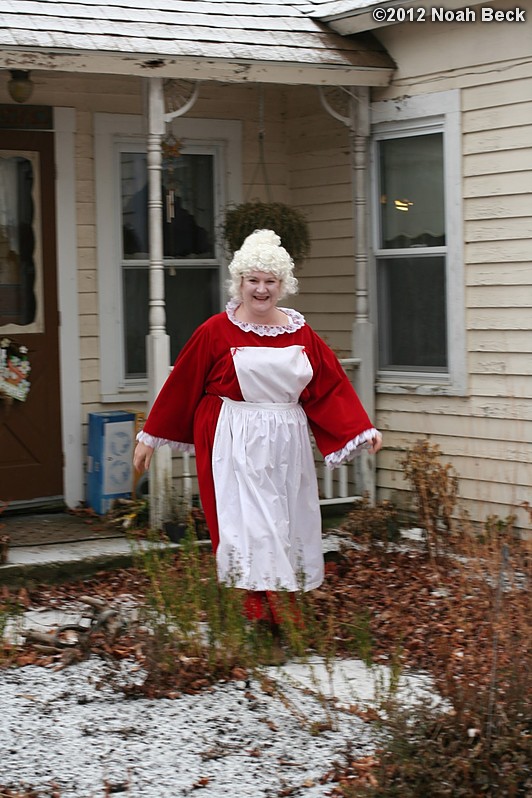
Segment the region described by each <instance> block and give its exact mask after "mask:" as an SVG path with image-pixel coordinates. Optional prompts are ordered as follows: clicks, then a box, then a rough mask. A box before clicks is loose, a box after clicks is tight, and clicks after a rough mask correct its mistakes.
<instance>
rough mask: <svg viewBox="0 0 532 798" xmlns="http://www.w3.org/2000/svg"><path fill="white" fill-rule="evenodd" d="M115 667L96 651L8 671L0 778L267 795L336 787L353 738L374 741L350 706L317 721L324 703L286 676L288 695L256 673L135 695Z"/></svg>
mask: <svg viewBox="0 0 532 798" xmlns="http://www.w3.org/2000/svg"><path fill="white" fill-rule="evenodd" d="M106 673H108V666H106V665H105V663H103V662H102V661H99V660H96V659H92V660H90V661H86V662H83V663H81V664H78V665H75V666H71V667H70V668H67V669H64V670H62V671H53V670H49V669H46V668H41V667H36V666H28V667H25V668H16V669H9V670H3V671H1V672H0V740H2V749H3V750H2V755H1V760H0V761H1V765H0V768H1V776H0V784H1V785H2V786H12V787H14V786H18V785H20V784H21V783H25V784H26V785H31V786H32V787H33V788H34V789H37V790H41V791H45V790H46V788H49V787H50V785H51V784H52V783H55V784H57V785H58V788H59V791H60V795H61V798H103V796H105V795H108V794H110V793H115V792H116V793H118V792H121V793H122V794H124V795H127V796H130V798H174V796H185V795H188V794H189V793H190V792H191V791H194V789H195V788H198V787H202V788H203V789H202V793H201V794H202V795H203V796H204V797H205V798H227V795H230V796H238V797H239V796H242V798H243V797H244V796H249V795H252V796H254V798H261V797H262V796H264V798H269V797H273V796H277V795H279V793H280V791H281V790H283V789H286V788H287V787H297V788H301V792H299V790H298V792H296V793H293V794H294V795H297V794H301V795H303V794H304V795H305V796H307V798H318V796H326V795H327V792H328V791H330V789H331V784H329V785H326V784H319V779H320V777H321V776H322V775H323V774H324V773H326V772H327V771H328V770H329V768H330V767H331V764H332V763H333V761H334V760H341V759H342V751H345V748H346V744H347V743H350V744H352V745H353V747H354V750H356V751H357V752H358V753H360V755H361V756H362V755H364V754H368V753H370V752H371V751H372V750H373V748H374V738H373V736H372V732H371V730H370V727H369V726H368V725H367V724H365V723H363V721H361V720H360V719H359V718H357V717H356V716H354V715H351V714H347V713H343V712H334V716H333V729H332V730H325V731H320V732H319V733H316V732H315V731H314V733H313V730H312V725H313V724H319V723H324V724H326V722H327V720H330V717H329V715H328V713H327V710H326V709H325V708H324V706H323V703H320V701H319V700H318V698H316V697H315V696H312V695H307V694H305V693H304V692H302V691H301V690H299V689H297V688H295V687H293V686H291V685H288V684H287V685H283V696H284V698H283V699H280V698H279V697H275V696H272V695H269V694H266V693H264V692H262V690H261V689H260V687H259V685H258V683H255V682H252V683H251V686H250V689H247V690H246V689H245V687H244V685H243V684H238V683H227V684H221V685H219V686H217V687H215V688H214V689H213V690H212V691H209V692H206V693H203V694H201V695H196V696H185V697H183V698H180V699H175V700H169V699H157V700H148V699H137V700H131V699H127V698H124V697H122V696H121V694H120V693H119V692H117V691H116V690H114V689H113V688H112V687H111V686H110V685H109V683H108V682H107V681H106ZM281 681H282V680H281ZM314 728H316V727H315V726H314ZM105 781H107V783H108V785H109V786H108V792H107V793H106V792H105V786H104V783H105Z"/></svg>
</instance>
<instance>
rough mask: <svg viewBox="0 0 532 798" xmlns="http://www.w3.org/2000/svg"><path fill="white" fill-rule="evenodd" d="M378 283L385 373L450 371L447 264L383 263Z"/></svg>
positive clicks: (412, 260)
mask: <svg viewBox="0 0 532 798" xmlns="http://www.w3.org/2000/svg"><path fill="white" fill-rule="evenodd" d="M378 283H379V349H380V366H381V368H390V369H401V370H405V369H406V370H408V369H410V370H413V371H415V370H426V369H432V370H434V369H444V368H445V367H446V366H447V342H446V302H445V259H444V258H437V257H435V258H388V259H386V260H382V261H380V262H379V265H378Z"/></svg>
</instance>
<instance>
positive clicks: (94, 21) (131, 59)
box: [0, 0, 395, 86]
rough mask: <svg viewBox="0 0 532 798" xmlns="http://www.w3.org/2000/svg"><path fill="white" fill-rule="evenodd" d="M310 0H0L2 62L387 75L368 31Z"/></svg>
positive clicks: (334, 80) (307, 80) (371, 78)
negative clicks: (325, 19)
mask: <svg viewBox="0 0 532 798" xmlns="http://www.w3.org/2000/svg"><path fill="white" fill-rule="evenodd" d="M308 7H309V4H308V2H306V0H294V2H284V0H270V2H260V1H259V0H246V2H225V1H224V0H208V1H207V0H195V2H194V3H191V2H189V1H188V0H187V1H185V0H127V4H126V3H124V0H107V2H106V3H101V2H98V1H97V0H73V1H71V0H62V2H54V0H2V8H1V11H0V67H4V68H7V69H15V68H16V69H30V70H34V69H46V70H56V71H62V72H92V73H102V74H103V73H106V74H127V75H141V76H144V77H146V76H149V75H153V76H157V77H174V78H177V77H180V78H191V79H196V80H215V81H222V82H265V83H285V84H323V85H363V86H382V85H387V84H388V83H389V81H390V79H391V75H392V72H393V70H394V68H395V65H394V63H393V61H392V60H391V58H390V57H389V56H388V54H387V53H386V51H385V50H384V49H383V48H382V46H381V45H380V44H379V42H378V41H377V40H376V39H375V38H374V37H373V36H372V35H371V34H360V35H357V36H341V35H339V34H338V33H336V32H334V31H332V30H331V29H330V28H328V27H327V25H325V24H324V23H322V22H321V21H319V20H318V19H313V18H311V17H310V16H309V14H308V13H305V11H307V12H308Z"/></svg>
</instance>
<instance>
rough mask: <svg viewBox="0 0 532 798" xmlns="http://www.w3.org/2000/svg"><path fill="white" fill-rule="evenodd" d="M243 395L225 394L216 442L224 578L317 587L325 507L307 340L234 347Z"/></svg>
mask: <svg viewBox="0 0 532 798" xmlns="http://www.w3.org/2000/svg"><path fill="white" fill-rule="evenodd" d="M232 355H233V360H234V365H235V370H236V374H237V377H238V382H239V385H240V389H241V391H242V396H243V397H244V400H245V401H244V402H235V401H232V400H230V399H227V398H224V397H222V399H223V405H222V408H221V410H220V416H219V419H218V424H217V427H216V434H215V439H214V448H213V460H212V465H213V477H214V487H215V494H216V507H217V514H218V523H219V532H220V544H219V546H218V549H217V553H216V561H217V570H218V577H219V579H220V581H222V582H225V583H226V584H230V585H233V586H234V587H238V588H245V589H247V590H279V589H284V590H289V591H295V590H312V589H313V588H315V587H318V586H319V585H320V584H321V582H322V580H323V554H322V545H321V515H320V508H319V501H318V486H317V481H316V472H315V468H314V457H313V454H312V447H311V443H310V437H309V430H308V424H307V417H306V415H305V413H304V411H303V408H302V407H301V405H300V404H298V399H299V396H300V394H301V392H302V390H303V389H304V387H305V386H306V385H307V384H308V383H309V382H310V380H311V378H312V373H313V372H312V367H311V365H310V362H309V360H308V357H307V355H306V353H305V350H304V347H302V346H288V347H283V348H275V347H238V348H236V349H233V350H232Z"/></svg>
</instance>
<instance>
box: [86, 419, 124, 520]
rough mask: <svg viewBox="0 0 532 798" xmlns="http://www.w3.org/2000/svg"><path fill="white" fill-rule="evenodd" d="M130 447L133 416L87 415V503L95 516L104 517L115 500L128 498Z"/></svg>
mask: <svg viewBox="0 0 532 798" xmlns="http://www.w3.org/2000/svg"><path fill="white" fill-rule="evenodd" d="M134 444H135V414H134V413H131V412H128V411H125V410H110V411H108V412H105V413H89V438H88V452H87V454H88V462H87V504H88V505H89V507H92V509H93V510H94V511H95V512H96V513H98V515H105V513H107V512H108V511H109V510H110V509H111V506H112V504H113V502H114V501H115V499H130V498H131V495H132V491H133V448H134Z"/></svg>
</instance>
